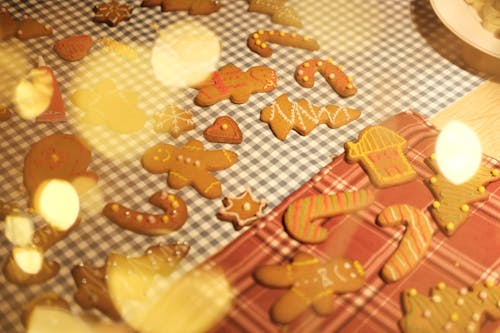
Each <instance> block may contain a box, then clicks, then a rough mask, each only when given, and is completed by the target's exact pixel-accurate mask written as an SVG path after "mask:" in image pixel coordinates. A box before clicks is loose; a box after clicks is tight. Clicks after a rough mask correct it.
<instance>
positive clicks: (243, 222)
mask: <svg viewBox="0 0 500 333" xmlns="http://www.w3.org/2000/svg"><path fill="white" fill-rule="evenodd" d="M222 204H223V205H224V207H223V208H222V209H221V210H220V211H219V213H217V217H218V218H219V219H220V220H223V221H228V222H231V223H233V226H234V229H236V230H240V229H241V228H243V227H248V226H251V225H253V224H254V223H255V222H257V220H258V219H260V218H261V217H262V216H264V214H263V210H264V208H266V207H267V202H266V200H265V199H260V200H259V199H256V198H255V197H254V196H253V194H252V190H251V189H249V188H247V189H246V190H245V191H244V192H243V193H241V194H240V195H238V196H227V197H225V198H224V199H223V200H222Z"/></svg>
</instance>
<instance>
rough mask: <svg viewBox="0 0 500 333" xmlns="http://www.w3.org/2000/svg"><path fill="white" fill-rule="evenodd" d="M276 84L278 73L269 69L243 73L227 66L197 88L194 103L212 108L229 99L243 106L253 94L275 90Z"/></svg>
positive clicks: (257, 69) (262, 67) (261, 67)
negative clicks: (211, 106)
mask: <svg viewBox="0 0 500 333" xmlns="http://www.w3.org/2000/svg"><path fill="white" fill-rule="evenodd" d="M276 84H277V83H276V73H275V72H274V71H273V70H272V69H270V68H268V67H265V66H256V67H252V68H250V69H249V70H247V71H246V72H243V71H241V70H240V69H239V68H238V67H236V66H234V65H226V66H224V67H222V68H221V69H219V71H217V72H214V73H213V74H212V76H211V78H210V79H209V80H207V81H206V82H204V83H202V84H201V85H200V86H199V87H197V89H198V90H199V92H198V95H197V96H196V98H195V100H194V102H195V103H196V104H197V105H199V106H210V105H213V104H215V103H217V102H219V101H222V100H224V99H227V98H229V99H230V100H231V102H233V103H236V104H242V103H245V102H246V101H248V99H249V98H250V95H251V94H253V93H257V92H269V91H272V90H274V88H276Z"/></svg>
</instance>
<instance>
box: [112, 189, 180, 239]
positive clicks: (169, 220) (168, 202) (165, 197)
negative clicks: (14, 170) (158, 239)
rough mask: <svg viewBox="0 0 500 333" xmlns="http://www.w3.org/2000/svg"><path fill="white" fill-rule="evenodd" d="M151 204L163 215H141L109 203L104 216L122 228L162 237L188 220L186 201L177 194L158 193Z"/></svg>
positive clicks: (152, 198) (150, 200) (114, 203)
mask: <svg viewBox="0 0 500 333" xmlns="http://www.w3.org/2000/svg"><path fill="white" fill-rule="evenodd" d="M149 202H150V203H151V204H153V205H155V206H157V207H159V208H161V209H163V210H164V211H165V212H164V213H163V214H148V213H141V212H138V211H135V210H131V209H128V208H126V207H124V206H122V205H120V204H118V203H116V202H113V203H108V204H107V205H106V206H105V207H104V209H103V212H102V213H103V214H104V216H106V217H107V218H108V219H110V220H111V221H112V222H114V223H115V224H117V225H119V226H120V227H122V228H124V229H127V230H130V231H133V232H136V233H139V234H143V235H148V236H160V235H165V234H168V233H171V232H172V231H175V230H178V229H180V228H181V227H182V226H183V225H184V223H185V222H186V220H187V216H188V213H187V207H186V203H185V202H184V200H182V199H181V198H180V197H179V196H177V195H175V194H169V193H166V192H157V193H155V194H153V196H151V198H149Z"/></svg>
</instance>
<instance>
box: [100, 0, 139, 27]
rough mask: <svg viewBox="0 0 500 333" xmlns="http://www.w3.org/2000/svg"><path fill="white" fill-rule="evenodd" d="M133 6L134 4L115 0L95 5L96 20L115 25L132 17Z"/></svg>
mask: <svg viewBox="0 0 500 333" xmlns="http://www.w3.org/2000/svg"><path fill="white" fill-rule="evenodd" d="M133 8H134V7H133V6H130V5H128V4H126V3H119V2H118V1H115V0H111V1H110V2H104V3H101V4H98V5H96V6H95V7H94V12H95V15H94V21H95V22H97V23H106V24H107V25H108V26H110V27H115V26H117V25H118V23H120V22H122V21H128V20H129V19H130V18H131V17H132V10H133Z"/></svg>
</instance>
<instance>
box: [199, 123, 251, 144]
mask: <svg viewBox="0 0 500 333" xmlns="http://www.w3.org/2000/svg"><path fill="white" fill-rule="evenodd" d="M203 136H204V137H205V139H207V141H210V142H218V143H233V144H238V143H241V142H242V141H243V134H242V133H241V130H240V127H239V126H238V124H237V123H236V121H234V119H233V118H231V117H229V116H220V117H217V118H216V119H215V121H214V123H213V124H212V125H211V126H209V127H207V128H206V129H205V131H203Z"/></svg>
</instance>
